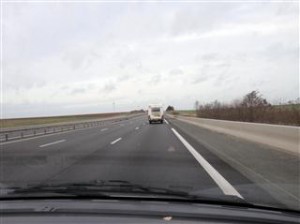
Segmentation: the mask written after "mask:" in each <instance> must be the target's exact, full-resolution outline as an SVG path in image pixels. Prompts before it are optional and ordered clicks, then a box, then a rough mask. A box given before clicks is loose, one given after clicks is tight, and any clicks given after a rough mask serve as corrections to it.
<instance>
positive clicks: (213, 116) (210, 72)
mask: <svg viewBox="0 0 300 224" xmlns="http://www.w3.org/2000/svg"><path fill="white" fill-rule="evenodd" d="M1 12H2V14H1V19H2V20H1V35H2V36H1V37H2V38H1V40H2V41H1V130H0V144H1V148H0V152H1V153H0V166H1V167H0V168H1V169H0V189H1V190H0V192H1V194H0V197H1V199H7V198H18V197H22V198H23V199H24V198H26V197H28V199H27V200H30V197H41V196H43V197H48V198H49V199H51V197H54V196H56V197H57V196H62V197H74V196H83V195H86V196H89V197H90V198H93V197H94V198H99V197H127V198H128V197H134V198H136V200H143V198H152V199H155V198H160V200H165V201H168V200H170V199H175V198H177V199H178V198H180V199H186V200H189V202H190V203H192V202H193V201H195V202H196V201H198V202H199V199H205V201H206V202H209V201H213V202H220V203H223V202H224V201H225V202H231V203H235V204H237V205H239V204H240V205H241V204H245V203H246V204H251V205H262V206H269V207H274V208H287V209H293V210H300V190H299V189H300V184H299V183H300V178H299V172H300V170H299V167H300V156H299V155H300V154H299V132H300V127H299V126H300V99H299V39H298V38H299V2H297V1H295V2H292V1H289V2H280V1H279V2H278V1H264V2H261V3H260V2H256V1H255V2H253V1H246V2H244V3H243V2H238V1H230V2H226V1H213V2H207V1H199V2H197V1H188V2H184V1H157V2H153V1H150V2H143V1H141V2H136V1H128V2H126V1H113V2H108V1H87V2H84V1H82V2H81V1H75V2H73V1H55V2H52V1H38V2H37V1H12V2H10V1H3V3H2V4H1ZM152 112H154V113H155V114H151V113H152ZM158 112H159V113H161V115H159V116H158V115H157V113H158ZM119 199H120V198H119ZM24 200H26V199H24Z"/></svg>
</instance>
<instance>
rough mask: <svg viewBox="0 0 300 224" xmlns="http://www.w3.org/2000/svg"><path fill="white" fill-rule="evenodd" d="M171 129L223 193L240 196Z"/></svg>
mask: <svg viewBox="0 0 300 224" xmlns="http://www.w3.org/2000/svg"><path fill="white" fill-rule="evenodd" d="M172 131H173V132H174V134H175V135H176V137H177V138H178V139H179V140H180V141H181V142H182V144H183V145H184V146H185V147H186V148H187V149H188V150H189V151H190V153H191V154H192V155H193V156H194V157H195V159H196V160H197V161H198V162H199V163H200V165H201V166H202V167H203V168H204V170H205V171H206V172H207V173H208V174H209V175H210V177H211V178H212V179H213V180H214V181H215V183H216V184H217V185H218V186H219V187H220V188H221V190H222V191H223V193H224V194H226V195H234V196H237V197H239V198H242V199H243V197H242V195H240V193H239V192H238V191H237V190H236V189H235V188H234V187H233V186H232V185H231V184H230V183H229V182H228V181H227V180H226V179H225V178H224V177H223V176H222V175H221V174H220V173H219V172H218V171H217V170H216V169H215V168H214V167H213V166H212V165H210V163H209V162H207V161H206V160H205V159H204V158H203V157H202V156H201V155H200V154H199V153H198V152H197V151H196V150H195V149H194V148H193V146H191V145H190V144H189V143H188V142H187V141H186V140H185V139H184V138H183V137H182V136H181V135H180V134H179V133H178V132H177V131H176V130H175V129H174V128H172Z"/></svg>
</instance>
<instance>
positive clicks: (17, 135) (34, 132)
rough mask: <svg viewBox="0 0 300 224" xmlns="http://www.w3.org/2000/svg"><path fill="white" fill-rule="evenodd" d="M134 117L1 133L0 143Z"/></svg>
mask: <svg viewBox="0 0 300 224" xmlns="http://www.w3.org/2000/svg"><path fill="white" fill-rule="evenodd" d="M130 118H133V117H123V118H120V117H119V118H115V119H114V118H112V119H109V120H98V121H89V122H81V123H78V122H77V123H73V124H72V123H70V124H58V125H48V126H44V127H36V128H22V129H15V130H6V131H0V143H2V142H8V141H12V140H18V139H24V138H31V137H35V136H41V135H48V134H54V133H59V132H67V131H72V130H78V129H85V128H92V127H98V126H102V125H105V124H108V123H114V122H119V121H123V120H129V119H130Z"/></svg>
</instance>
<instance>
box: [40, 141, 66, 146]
mask: <svg viewBox="0 0 300 224" xmlns="http://www.w3.org/2000/svg"><path fill="white" fill-rule="evenodd" d="M65 141H66V140H65V139H62V140H58V141H55V142H50V143H47V144H44V145H40V146H39V147H40V148H43V147H47V146H50V145H55V144H59V143H62V142H65Z"/></svg>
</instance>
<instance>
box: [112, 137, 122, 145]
mask: <svg viewBox="0 0 300 224" xmlns="http://www.w3.org/2000/svg"><path fill="white" fill-rule="evenodd" d="M121 140H122V138H118V139H116V140H114V141H112V142H111V143H110V144H111V145H114V144H116V143H117V142H118V141H121Z"/></svg>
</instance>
